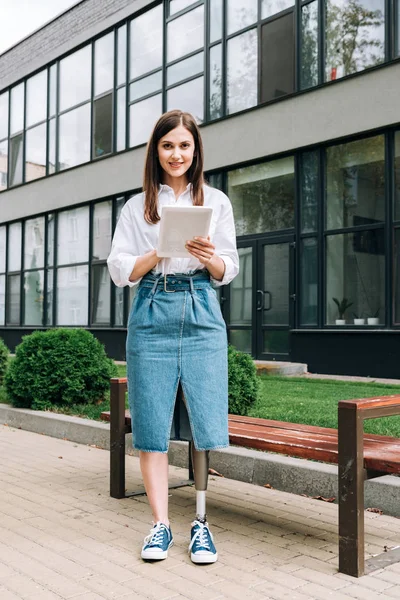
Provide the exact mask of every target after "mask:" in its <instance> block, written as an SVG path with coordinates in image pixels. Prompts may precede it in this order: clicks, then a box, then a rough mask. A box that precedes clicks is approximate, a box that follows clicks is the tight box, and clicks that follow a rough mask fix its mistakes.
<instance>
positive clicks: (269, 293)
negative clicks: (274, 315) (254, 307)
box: [264, 290, 272, 310]
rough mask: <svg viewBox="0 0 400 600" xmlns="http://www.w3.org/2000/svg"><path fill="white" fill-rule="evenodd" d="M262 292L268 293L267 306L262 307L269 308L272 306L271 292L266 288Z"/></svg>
mask: <svg viewBox="0 0 400 600" xmlns="http://www.w3.org/2000/svg"><path fill="white" fill-rule="evenodd" d="M264 294H267V295H268V306H266V307H265V308H264V310H271V308H272V294H271V292H268V290H266V291H265V292H264Z"/></svg>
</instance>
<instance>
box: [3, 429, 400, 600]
mask: <svg viewBox="0 0 400 600" xmlns="http://www.w3.org/2000/svg"><path fill="white" fill-rule="evenodd" d="M0 456H1V458H2V460H1V462H0V490H1V492H0V599H1V600H22V599H23V600H60V599H69V598H76V599H79V600H104V599H114V598H126V600H128V599H129V600H137V599H139V598H141V599H142V598H143V599H144V598H152V599H154V600H166V599H172V598H173V599H174V600H178V599H180V598H187V599H190V600H197V599H198V600H217V599H219V600H223V599H224V598H229V599H238V600H239V599H240V600H242V599H248V600H265V599H267V600H268V599H269V598H272V599H283V598H284V599H286V600H308V599H311V598H315V599H319V598H321V599H323V600H326V598H332V599H334V600H346V599H347V600H348V599H349V598H360V599H362V600H384V599H385V598H386V599H389V598H399V597H400V563H399V564H395V565H391V566H390V567H387V568H386V569H385V570H380V571H376V572H375V573H373V574H372V575H368V576H365V577H363V578H361V579H359V580H356V579H353V578H351V577H348V576H345V575H341V574H338V573H337V535H336V531H337V506H336V505H333V504H329V503H325V502H321V501H318V500H312V499H309V498H304V497H301V496H295V495H292V494H287V493H285V492H277V491H275V490H270V489H266V488H262V487H257V486H254V485H250V484H246V483H241V482H237V481H232V480H229V479H224V478H217V477H210V485H209V493H208V512H209V522H210V524H211V525H212V529H213V531H214V534H215V539H216V544H217V548H218V551H219V555H220V560H219V561H218V562H217V563H216V564H215V565H211V566H203V567H200V566H194V565H192V563H191V562H190V559H189V557H188V554H187V544H188V532H189V524H190V521H191V519H192V518H193V508H194V501H195V490H194V489H193V488H180V489H177V490H173V491H172V494H171V498H170V502H171V504H170V513H171V521H172V529H173V533H174V537H175V545H174V546H173V548H172V549H171V550H170V556H169V558H168V559H167V560H166V561H163V562H161V563H156V564H146V563H143V562H142V560H141V559H140V556H139V550H140V545H141V542H142V539H143V537H144V535H146V534H147V533H148V529H149V524H150V521H151V517H150V512H149V507H148V503H147V499H146V498H145V497H139V498H136V499H125V500H115V499H112V498H110V497H109V495H108V478H109V453H108V452H107V451H105V450H99V449H97V448H92V447H88V446H84V445H79V444H76V443H73V442H69V441H65V440H59V439H55V438H50V437H46V436H43V435H39V434H35V433H30V432H27V431H22V430H17V429H13V428H11V427H7V426H0ZM126 461H127V474H128V478H127V479H128V481H127V487H128V488H133V487H134V486H136V485H138V483H139V482H140V475H139V465H138V459H136V458H134V457H131V456H127V457H126ZM184 477H186V472H185V471H184V470H182V469H178V468H175V467H172V468H171V477H170V478H171V481H172V480H174V479H182V478H184ZM366 538H367V543H368V544H367V551H368V554H369V555H371V554H376V553H379V552H382V550H383V548H384V546H387V547H389V548H390V547H393V546H396V545H398V544H399V543H400V520H399V519H395V518H393V517H388V516H380V515H377V514H374V513H366Z"/></svg>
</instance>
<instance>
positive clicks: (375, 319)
mask: <svg viewBox="0 0 400 600" xmlns="http://www.w3.org/2000/svg"><path fill="white" fill-rule="evenodd" d="M379 311H380V308H378V310H376V311H375V312H374V315H373V316H372V317H368V318H367V323H368V325H379Z"/></svg>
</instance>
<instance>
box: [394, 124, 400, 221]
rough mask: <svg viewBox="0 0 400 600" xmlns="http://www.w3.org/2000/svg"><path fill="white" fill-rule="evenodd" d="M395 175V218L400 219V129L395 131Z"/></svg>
mask: <svg viewBox="0 0 400 600" xmlns="http://www.w3.org/2000/svg"><path fill="white" fill-rule="evenodd" d="M394 157H395V158H394V176H395V199H394V218H395V220H396V221H400V131H396V133H395V144H394Z"/></svg>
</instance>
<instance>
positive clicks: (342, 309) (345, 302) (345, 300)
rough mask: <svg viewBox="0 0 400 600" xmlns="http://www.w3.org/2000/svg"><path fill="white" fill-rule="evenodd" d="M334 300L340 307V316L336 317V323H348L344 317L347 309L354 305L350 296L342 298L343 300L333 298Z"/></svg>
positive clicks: (338, 307)
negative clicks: (350, 300)
mask: <svg viewBox="0 0 400 600" xmlns="http://www.w3.org/2000/svg"><path fill="white" fill-rule="evenodd" d="M332 300H333V301H334V303H335V304H336V306H337V309H338V315H339V318H338V319H336V321H335V324H336V325H346V319H345V317H344V315H345V312H346V310H347V309H349V308H350V306H353V303H352V302H349V299H348V298H342V300H340V301H339V300H338V299H337V298H332Z"/></svg>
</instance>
